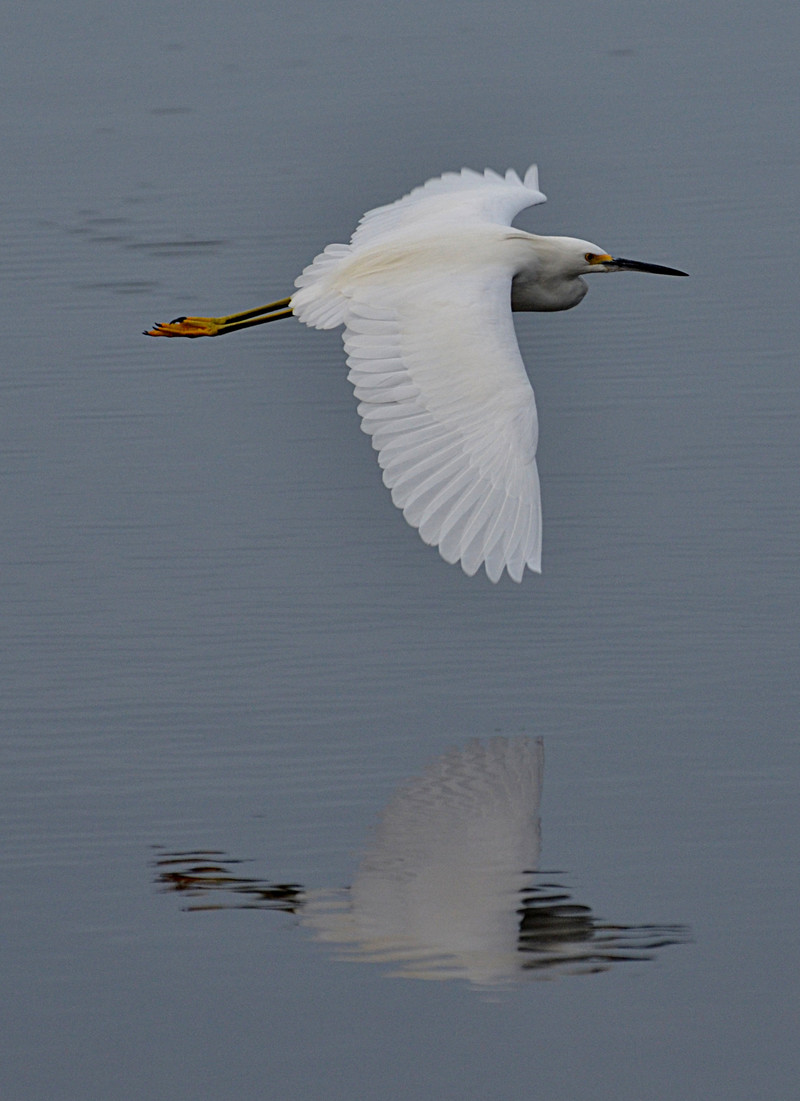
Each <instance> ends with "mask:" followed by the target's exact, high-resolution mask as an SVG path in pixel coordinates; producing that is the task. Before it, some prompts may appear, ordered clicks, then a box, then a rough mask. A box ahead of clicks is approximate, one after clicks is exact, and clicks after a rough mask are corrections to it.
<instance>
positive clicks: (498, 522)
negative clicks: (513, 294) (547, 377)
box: [345, 266, 541, 581]
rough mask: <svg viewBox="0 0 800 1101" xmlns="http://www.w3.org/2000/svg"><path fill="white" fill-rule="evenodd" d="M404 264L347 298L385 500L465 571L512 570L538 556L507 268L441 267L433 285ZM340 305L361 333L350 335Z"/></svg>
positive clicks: (526, 402) (353, 368)
mask: <svg viewBox="0 0 800 1101" xmlns="http://www.w3.org/2000/svg"><path fill="white" fill-rule="evenodd" d="M415 274H416V278H412V277H409V279H407V280H403V279H399V278H398V276H397V273H395V275H394V277H393V283H394V285H393V286H392V288H391V289H390V290H387V288H385V287H383V286H380V285H373V286H370V285H365V286H360V287H359V288H358V292H357V297H354V298H353V299H352V300H351V302H350V306H349V311H348V317H347V320H346V329H345V347H346V349H347V351H348V365H349V367H350V375H349V377H350V380H351V382H352V383H353V384H354V386H355V391H356V395H357V396H358V398H359V406H358V411H359V414H360V416H361V418H362V427H363V428H364V431H365V432H367V433H369V434H370V435H371V436H372V441H373V446H375V448H376V450H377V452H378V461H379V463H380V465H381V467H382V468H383V472H384V475H383V477H384V482H385V484H386V486H387V487H388V488H389V489H390V490H391V492H392V499H393V501H394V503H395V504H396V505H397V506H398V507H399V508H401V509H402V510H403V513H404V515H405V517H406V519H407V520H408V522H409V523H410V524H412V525H413V526H414V527H417V528H418V529H419V532H420V535H421V536H422V538H423V539H424V541H425V542H426V543H429V544H433V545H435V546H438V547H439V550H440V552H441V554H442V556H443V557H444V558H445V559H446V560H447V561H450V562H455V561H460V562H461V565H462V567H463V568H464V570H465V571H466V572H467V573H470V574H472V573H475V572H476V571H477V570H478V569H479V568H480V566H481V565H482V564H485V567H486V571H487V574H488V576H489V577H490V578H491V580H493V581H497V580H498V579H499V577H500V576H501V575H502V573H503V570H504V569H507V570H508V572H509V575H510V576H511V577H513V578H514V579H515V580H517V581H518V580H520V579H521V577H522V574H523V571H524V569H525V567H526V566H528V567H529V568H530V569H533V570H538V569H539V568H540V559H541V525H540V522H539V517H540V511H539V480H538V475H537V471H536V461H535V450H536V436H537V432H536V406H535V402H534V397H533V391H532V389H531V386H530V383H529V382H528V378H527V375H526V373H525V369H524V366H523V364H522V360H521V357H520V354H519V349H518V347H517V342H516V335H515V333H514V327H513V321H512V318H511V307H510V287H511V273H510V272H505V273H503V272H498V271H497V270H494V271H492V270H487V268H486V267H485V266H473V267H468V268H467V267H465V268H464V270H462V271H460V272H459V271H455V270H454V269H452V268H448V269H447V278H448V287H447V295H446V296H444V297H443V295H442V293H441V287H440V286H439V285H438V284H437V285H436V286H431V283H430V277H429V279H428V280H427V281H426V280H425V279H421V278H420V274H419V271H415ZM443 277H445V273H444V271H442V272H440V273H437V274H436V277H435V278H436V280H441V279H442V278H443ZM388 300H391V301H392V302H393V305H392V306H391V307H389V306H388V305H386V303H387V301H388ZM365 302H366V303H367V304H369V305H370V306H371V308H369V309H365V308H364V303H365ZM378 303H380V304H382V307H383V308H381V309H376V304H378ZM390 312H391V313H392V314H393V318H394V320H393V324H389V322H388V314H389V313H390ZM351 316H352V317H353V318H354V327H355V329H356V331H357V333H358V334H359V335H360V337H361V338H363V337H365V336H368V337H369V340H368V341H363V340H362V339H359V340H356V341H353V339H352V337H351V321H350V317H351ZM373 317H374V318H375V319H376V320H375V328H376V331H375V332H372V331H371V324H372V322H371V320H370V318H373ZM382 344H385V345H386V347H387V348H390V349H391V354H390V355H389V354H387V355H384V354H383V347H382ZM398 348H399V349H400V355H399V356H398V355H397V349H398ZM387 364H391V369H390V370H388V371H387V369H386V367H387ZM376 383H377V385H376Z"/></svg>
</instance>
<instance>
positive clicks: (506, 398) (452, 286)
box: [147, 165, 687, 582]
mask: <svg viewBox="0 0 800 1101" xmlns="http://www.w3.org/2000/svg"><path fill="white" fill-rule="evenodd" d="M544 201H545V196H544V195H543V194H542V192H541V191H540V190H539V179H538V172H537V168H536V166H535V165H532V166H531V167H530V168H529V169H528V171H527V172H526V173H525V175H524V178H522V179H520V177H519V176H518V175H517V173H516V172H515V171H514V170H513V169H509V170H508V171H507V172H506V174H505V176H501V175H499V174H498V173H496V172H493V171H492V170H490V169H487V170H486V171H485V172H483V173H480V172H475V171H473V170H471V169H468V168H465V169H462V171H461V172H450V173H446V174H445V175H443V176H439V177H437V178H435V179H431V180H428V181H427V183H425V184H423V185H422V186H421V187H417V188H415V189H414V190H413V191H411V192H410V193H409V194H408V195H405V196H404V197H403V198H401V199H398V200H397V201H396V202H393V203H389V204H388V205H387V206H380V207H376V208H375V209H374V210H370V211H368V212H367V213H366V214H365V215H364V216H363V218H362V219H361V221H360V222H359V225H358V228H357V229H356V231H355V233H354V234H353V236H352V237H351V239H350V243H349V244H347V245H344V244H331V245H328V246H327V248H325V249H324V250H323V252H321V253H320V254H319V256H317V257H316V258H315V259H314V261H313V262H312V263H311V264H310V265H309V266H308V267H307V268H305V270H304V271H303V272H302V274H301V275H300V276H299V277H298V278H297V280H296V281H295V287H296V288H297V289H296V290H295V293H294V294H293V295H292V296H291V297H289V298H283V299H281V300H280V301H277V302H271V303H269V304H268V305H266V306H261V307H258V308H257V309H253V310H246V311H245V312H243V313H237V314H230V315H228V316H227V317H214V318H210V317H179V318H176V319H175V320H174V321H171V322H169V323H158V324H156V325H155V327H154V328H153V329H151V330H149V332H148V333H147V335H148V336H165V337H201V336H222V335H224V334H226V333H231V332H236V331H238V330H239V329H246V328H249V327H251V326H253V325H263V324H265V323H266V322H269V321H277V320H279V319H280V318H283V317H291V316H294V317H296V318H298V320H300V321H302V322H303V323H304V324H305V325H310V326H311V327H312V328H316V329H334V328H337V327H338V326H339V325H343V326H344V347H345V352H346V354H347V364H348V367H349V368H350V373H349V376H348V377H349V379H350V381H351V382H352V383H353V386H354V389H355V396H356V398H357V399H358V402H359V405H358V412H359V415H360V417H361V423H362V428H363V429H364V431H365V432H367V433H368V434H369V435H370V436H371V437H372V445H373V447H374V448H375V450H376V451H377V452H378V462H379V463H380V465H381V467H382V469H383V480H384V483H385V484H386V486H387V487H388V488H389V489H390V490H391V493H392V500H393V501H394V503H395V505H397V507H398V508H400V509H402V510H403V515H404V516H405V518H406V520H408V522H409V523H410V524H411V525H412V526H413V527H415V528H418V529H419V533H420V535H421V537H422V539H423V540H424V541H425V542H426V543H428V544H430V545H432V546H435V547H438V548H439V553H440V554H441V556H442V557H443V558H444V559H445V560H446V561H447V562H452V563H455V562H460V563H461V567H462V569H463V570H464V572H465V573H467V574H469V575H472V574H474V573H475V572H476V571H477V570H478V569H479V568H480V566H481V565H483V566H484V567H485V569H486V574H487V576H488V577H489V579H490V581H494V582H496V581H498V580H499V579H500V577H501V576H502V574H503V571H504V570H507V571H508V574H509V576H510V577H511V578H512V579H513V580H514V581H521V580H522V576H523V574H524V572H525V568H526V567H528V569H531V570H534V571H536V572H540V571H541V549H542V517H541V500H540V493H539V476H538V472H537V469H536V444H537V436H538V422H537V416H536V403H535V401H534V396H533V390H532V388H531V384H530V382H529V380H528V375H527V373H526V371H525V367H524V364H523V362H522V357H521V355H520V351H519V347H518V345H517V339H516V335H515V333H514V324H513V320H512V317H511V313H512V311H554V310H568V309H571V308H572V307H573V306H577V305H578V303H579V302H580V301H581V299H582V298H583V296H584V295H585V294H586V290H587V286H586V283H585V282H584V280H583V278H582V277H583V276H584V275H591V274H593V273H596V272H613V271H642V272H652V273H654V274H656V275H686V274H687V273H686V272H683V271H677V270H676V269H674V268H666V267H662V266H661V265H659V264H646V263H641V262H640V261H638V260H625V259H623V258H621V257H618V256H617V257H612V256H611V255H610V254H609V253H607V252H605V251H604V250H603V249H601V248H600V247H599V246H598V245H594V244H592V243H591V242H590V241H582V240H579V239H577V238H574V237H542V236H538V235H536V234H533V233H526V232H525V231H523V230H521V229H517V228H515V227H512V225H511V222H512V220H513V219H514V218H515V217H516V216H517V214H519V213H520V211H522V210H524V209H525V208H526V207H529V206H535V205H536V204H538V203H543V202H544Z"/></svg>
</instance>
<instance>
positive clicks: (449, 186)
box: [351, 164, 546, 248]
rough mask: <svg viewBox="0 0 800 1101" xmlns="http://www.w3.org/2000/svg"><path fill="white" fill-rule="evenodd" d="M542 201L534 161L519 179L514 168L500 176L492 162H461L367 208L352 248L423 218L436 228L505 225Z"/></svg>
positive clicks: (405, 227) (408, 227)
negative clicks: (474, 165) (481, 167)
mask: <svg viewBox="0 0 800 1101" xmlns="http://www.w3.org/2000/svg"><path fill="white" fill-rule="evenodd" d="M545 201H546V198H545V196H544V195H543V194H542V192H541V191H540V190H539V171H538V169H537V167H536V165H535V164H532V165H531V167H530V168H529V169H528V171H527V172H526V173H525V177H524V180H521V179H520V178H519V176H518V175H517V173H516V172H515V171H514V169H513V168H509V170H508V171H507V172H506V174H505V176H501V175H499V173H497V172H493V171H492V170H491V168H487V169H486V171H485V172H474V171H473V170H472V169H471V168H462V170H461V171H460V172H446V173H445V174H444V175H443V176H437V177H436V178H435V179H433V180H428V182H427V183H424V184H423V185H422V186H421V187H416V188H414V190H413V191H411V192H409V194H408V195H404V196H403V198H402V199H397V200H396V201H395V202H393V203H389V204H387V205H386V206H378V207H375V209H374V210H369V211H367V213H366V214H365V215H364V216H363V217H362V219H361V221H360V222H359V224H358V229H357V230H356V231H355V233H354V234H353V237H352V239H351V245H352V247H354V248H361V247H362V246H364V245H373V244H375V243H376V242H377V241H378V240H380V238H381V237H383V236H384V235H386V234H391V233H394V232H395V231H396V230H398V229H402V230H408V229H410V228H411V227H412V225H415V224H419V223H422V222H425V221H432V222H433V223H435V226H436V228H437V229H443V228H444V227H445V226H446V225H454V226H463V225H470V224H472V225H475V224H478V223H479V222H485V223H489V224H493V225H506V226H509V225H511V222H512V221H513V219H514V218H516V216H517V215H518V214H519V213H520V211H522V210H525V209H526V207H529V206H536V204H537V203H543V202H545Z"/></svg>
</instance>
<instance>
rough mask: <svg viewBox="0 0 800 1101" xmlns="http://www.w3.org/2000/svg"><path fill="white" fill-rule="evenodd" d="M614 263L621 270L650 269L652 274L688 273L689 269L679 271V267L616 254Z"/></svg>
mask: <svg viewBox="0 0 800 1101" xmlns="http://www.w3.org/2000/svg"><path fill="white" fill-rule="evenodd" d="M613 263H614V266H615V267H616V268H619V270H620V271H649V272H650V273H651V274H652V275H688V274H689V273H688V271H678V269H677V268H664V267H662V266H661V264H643V263H642V262H641V260H624V259H623V258H622V257H621V256H615V257H614V258H613Z"/></svg>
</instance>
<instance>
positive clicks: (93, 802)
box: [0, 0, 800, 1101]
mask: <svg viewBox="0 0 800 1101" xmlns="http://www.w3.org/2000/svg"><path fill="white" fill-rule="evenodd" d="M2 34H3V41H4V43H5V45H6V47H7V49H6V58H5V60H4V64H3V73H2V78H1V82H0V86H1V87H2V93H3V95H2V102H3V107H4V110H3V113H2V121H1V122H0V126H1V127H2V130H1V131H0V133H1V136H2V149H3V166H4V172H3V179H4V186H3V188H2V197H1V198H0V223H1V226H0V239H2V243H3V251H2V255H3V270H4V275H5V278H4V292H3V360H4V369H3V372H2V382H1V383H0V385H1V386H2V401H1V402H0V418H2V442H1V443H0V447H2V485H3V525H2V572H1V573H0V584H2V597H3V613H2V632H3V661H2V669H3V671H2V682H3V691H2V703H1V704H0V706H1V707H2V746H1V748H2V769H1V770H0V820H1V821H2V836H3V843H2V846H1V847H0V862H1V865H2V883H3V890H2V918H1V919H0V920H1V922H2V925H1V926H0V943H2V946H3V957H4V964H3V976H2V986H3V992H4V998H3V1001H4V1006H5V1014H4V1016H5V1018H6V1019H5V1023H4V1028H3V1057H2V1060H1V1061H0V1063H1V1064H2V1069H0V1085H2V1093H3V1097H4V1098H9V1099H14V1101H16V1099H23V1101H39V1099H42V1101H44V1099H47V1101H50V1099H53V1098H59V1099H64V1101H72V1099H75V1101H78V1099H80V1101H107V1099H109V1098H114V1099H122V1101H128V1099H143V1101H150V1099H153V1098H162V1097H169V1098H172V1099H175V1101H182V1099H187V1101H188V1099H190V1098H191V1099H196V1098H205V1097H209V1098H211V1097H213V1098H237V1099H243V1101H244V1099H250V1098H253V1099H255V1098H266V1097H274V1096H280V1097H281V1098H282V1099H283V1101H300V1099H303V1101H308V1099H309V1098H325V1101H345V1099H347V1101H352V1099H353V1098H359V1099H366V1101H372V1099H375V1101H378V1099H380V1101H394V1099H397V1101H400V1099H404V1101H405V1099H409V1098H424V1099H429V1098H430V1099H436V1101H495V1099H496V1101H501V1099H502V1101H506V1099H516V1098H523V1097H525V1098H528V1097H537V1098H543V1099H548V1101H550V1099H555V1101H562V1099H564V1101H568V1099H573V1098H579V1097H592V1098H596V1099H598V1101H643V1099H650V1098H652V1099H658V1101H661V1099H666V1101H673V1099H674V1101H686V1099H689V1098H702V1099H703V1101H723V1099H724V1101H745V1099H746V1101H752V1099H753V1098H756V1097H757V1098H765V1099H773V1098H775V1099H783V1098H788V1097H792V1096H794V1095H795V1093H796V1084H797V1080H798V1075H799V1074H800V1066H799V1065H798V1062H799V1061H798V1045H797V1021H798V1012H797V1011H798V1004H797V978H796V977H797V973H798V964H799V963H800V952H799V951H798V936H797V931H798V930H797V914H798V891H797V862H798V843H797V837H798V829H797V800H798V781H799V780H800V760H798V730H797V726H798V695H799V693H798V677H797V655H798V638H797V633H798V632H797V624H798V611H800V609H798V594H799V592H800V587H799V586H798V580H797V547H798V539H799V536H800V524H799V523H798V516H799V515H800V509H799V508H798V505H799V504H800V502H799V501H798V477H797V470H798V465H800V387H798V377H797V375H798V372H797V347H798V343H799V338H800V333H799V332H798V327H799V326H798V310H797V287H796V283H797V279H796V267H797V264H796V255H795V254H796V243H797V240H798V229H800V214H799V213H798V202H797V180H798V174H799V172H800V140H798V134H799V133H800V127H799V126H798V122H799V121H800V120H799V119H798V105H799V104H800V95H798V90H799V89H798V77H797V64H796V51H797V41H798V35H800V15H798V9H797V5H796V4H794V3H789V2H774V3H770V2H767V3H766V4H761V5H759V6H758V8H752V9H750V8H746V7H741V6H740V7H739V8H734V7H731V6H730V5H729V4H724V3H722V2H718V0H716V2H715V0H712V2H711V3H707V4H703V5H701V6H699V7H698V6H697V5H693V4H688V3H684V2H682V0H679V2H676V3H672V4H661V5H655V4H649V5H641V4H631V3H627V2H623V0H607V2H605V3H602V4H585V3H575V2H569V0H567V2H564V0H559V2H558V3H556V2H552V0H545V2H543V3H539V4H535V5H531V4H523V3H521V2H517V0H500V2H499V3H496V4H493V5H485V4H476V3H465V2H462V3H459V2H455V3H448V4H444V3H441V4H425V3H421V2H417V0H409V2H407V3H405V4H403V5H395V6H390V5H384V6H380V5H377V6H376V5H374V4H367V3H351V2H346V3H341V4H336V5H333V4H314V3H308V2H304V0H299V2H298V3H295V4H293V5H291V6H289V8H287V7H286V6H285V5H284V6H278V5H274V6H272V5H270V4H269V3H266V4H265V3H261V4H255V3H252V2H251V0H243V2H242V3H240V4H238V5H236V6H235V8H233V9H231V8H229V7H226V6H224V5H206V4H188V3H169V2H168V3H161V4H156V3H153V2H152V0H143V2H142V3H139V4H137V5H136V6H135V7H132V8H130V9H127V8H125V7H124V6H122V7H113V6H109V5H107V4H99V3H89V2H85V3H77V2H69V0H67V2H64V0H59V2H58V3H55V2H53V0H49V2H48V0H45V2H43V3H40V4H37V5H33V6H32V5H28V6H19V5H18V6H16V7H14V6H12V5H8V6H7V8H6V9H5V10H4V13H3V16H2ZM534 160H535V161H538V163H539V165H540V171H541V181H542V187H543V190H544V191H545V192H546V193H547V194H548V196H549V201H548V203H547V205H546V206H544V207H540V208H538V209H536V210H533V211H529V212H527V213H525V214H524V215H523V216H522V217H521V218H520V220H519V224H521V225H523V226H524V227H526V228H529V229H532V230H534V231H536V230H538V231H540V232H544V233H548V232H550V233H568V234H574V235H578V236H582V237H588V238H589V239H590V240H596V241H598V242H599V243H600V244H601V245H602V246H603V247H606V248H608V249H610V250H611V251H613V252H615V253H619V254H622V255H623V256H634V257H638V258H641V259H646V260H651V261H654V262H657V263H663V264H669V265H673V266H676V267H679V268H683V269H685V270H687V271H689V272H690V273H691V276H692V277H691V279H686V280H663V279H657V278H648V277H645V276H642V277H634V276H628V277H624V278H623V277H621V276H620V277H617V278H608V279H604V280H596V282H595V283H593V284H592V285H591V290H590V294H589V296H588V298H587V299H586V301H585V302H584V303H583V304H582V305H581V307H580V308H579V309H578V310H574V311H570V312H568V313H564V314H555V315H550V316H546V315H540V316H535V315H533V316H523V317H520V318H519V319H518V325H517V329H518V334H519V339H520V344H521V346H522V349H523V352H524V354H525V357H526V361H527V363H528V365H529V369H530V372H531V376H532V379H533V382H534V385H535V388H536V394H537V401H538V405H539V413H540V420H541V442H540V447H539V467H540V472H541V476H542V491H543V500H544V512H545V542H544V572H543V574H542V576H541V577H534V576H528V577H527V578H526V579H525V581H524V583H523V584H522V585H521V586H518V585H515V584H513V583H512V582H510V581H508V579H507V578H504V579H503V581H502V582H501V583H500V584H499V585H498V586H496V587H495V586H491V585H490V584H489V583H488V582H487V581H486V579H485V577H483V576H476V577H474V578H471V579H470V578H467V577H465V576H464V575H463V574H462V573H461V571H460V570H459V569H457V568H454V567H449V566H447V565H445V564H444V563H443V562H442V561H441V559H440V558H439V557H438V555H437V554H436V553H435V552H434V551H432V550H430V549H429V548H427V547H425V546H424V545H423V544H422V542H421V541H420V540H419V538H418V536H417V535H416V533H415V532H414V531H412V529H411V528H409V527H408V526H407V525H406V524H405V522H404V521H403V519H402V516H401V515H400V514H399V513H398V512H397V510H396V509H394V508H393V506H392V504H391V502H390V499H389V495H388V493H387V492H386V490H385V489H384V488H383V487H382V485H381V483H380V477H379V471H378V469H377V464H376V463H375V461H374V457H373V453H372V450H371V447H370V443H369V440H368V439H367V437H366V436H364V435H363V434H362V433H361V432H359V430H358V422H357V417H356V414H355V409H354V402H353V399H352V395H351V393H350V388H349V385H348V383H347V382H346V378H345V375H346V370H345V367H344V356H343V352H342V349H341V342H340V340H339V338H338V335H337V334H336V333H316V332H311V331H309V330H307V329H305V328H304V327H302V326H300V325H297V324H294V323H290V322H283V323H281V324H280V325H274V326H270V327H269V328H267V329H264V330H261V331H259V330H258V329H256V330H251V331H249V332H245V333H241V334H237V335H236V336H231V337H229V338H226V339H225V340H215V341H194V342H191V341H186V342H180V341H176V342H167V341H155V340H151V341H148V340H145V339H144V338H143V337H142V336H140V332H141V330H142V329H143V328H145V327H147V326H149V325H150V324H151V323H152V322H154V321H156V320H167V319H169V318H170V317H173V316H175V315H176V314H179V313H185V312H190V313H192V312H193V313H222V312H227V311H229V310H234V309H243V308H245V307H249V306H255V305H258V304H260V303H261V302H264V301H268V300H270V299H271V298H278V297H280V296H282V295H284V294H287V293H289V290H290V289H291V285H292V281H293V279H294V277H295V275H296V274H297V273H298V272H299V271H300V269H301V268H302V267H303V266H304V265H305V264H306V263H307V262H308V261H309V260H310V259H311V258H312V257H313V256H314V254H315V253H316V252H317V251H319V249H320V248H321V247H322V246H323V245H324V244H326V243H327V242H328V241H331V240H346V239H347V237H348V235H349V233H350V232H351V231H352V229H353V226H354V225H355V222H356V220H357V218H358V217H359V215H360V214H361V213H362V212H363V211H364V210H366V209H369V208H370V207H372V206H374V205H376V204H378V203H381V202H386V201H390V200H392V199H393V198H396V197H398V196H399V195H400V194H402V193H403V192H404V191H406V190H408V189H409V188H410V187H412V186H414V185H416V184H418V183H420V182H422V181H423V180H425V179H426V178H428V177H430V176H433V175H437V174H439V173H440V172H442V171H445V170H450V169H457V168H460V167H461V166H462V165H470V166H472V167H475V168H483V167H485V166H486V165H490V166H493V167H495V168H497V169H500V170H505V169H506V168H507V167H509V166H514V167H515V168H517V169H518V170H524V169H525V168H526V167H527V166H528V164H529V163H531V162H532V161H534ZM462 839H463V843H462ZM422 978H424V979H427V980H428V981H420V979H422ZM545 979H546V980H548V981H543V980H545Z"/></svg>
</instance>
